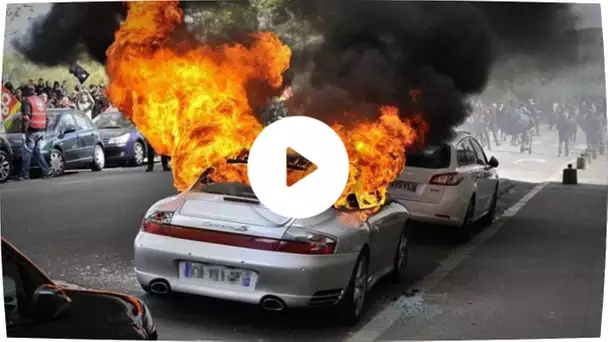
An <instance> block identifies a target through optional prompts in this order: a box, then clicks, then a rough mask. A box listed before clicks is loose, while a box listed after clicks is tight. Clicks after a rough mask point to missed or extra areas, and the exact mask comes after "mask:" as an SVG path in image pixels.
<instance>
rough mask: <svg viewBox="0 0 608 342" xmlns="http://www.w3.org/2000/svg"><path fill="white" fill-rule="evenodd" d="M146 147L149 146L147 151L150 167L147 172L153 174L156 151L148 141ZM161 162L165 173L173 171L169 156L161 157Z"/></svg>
mask: <svg viewBox="0 0 608 342" xmlns="http://www.w3.org/2000/svg"><path fill="white" fill-rule="evenodd" d="M146 145H148V150H147V157H148V167H147V168H146V172H152V171H154V157H155V155H156V151H154V148H153V147H152V145H151V144H150V143H149V142H147V141H146ZM160 161H161V164H162V166H163V171H171V168H170V167H169V157H168V156H161V157H160Z"/></svg>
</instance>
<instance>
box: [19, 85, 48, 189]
mask: <svg viewBox="0 0 608 342" xmlns="http://www.w3.org/2000/svg"><path fill="white" fill-rule="evenodd" d="M23 95H24V99H23V102H22V103H21V113H22V115H23V127H22V131H23V133H25V141H24V143H23V147H22V153H21V156H22V159H21V163H22V164H21V177H20V178H19V179H29V178H30V167H31V162H32V157H34V158H35V160H36V162H37V163H38V166H39V167H40V170H41V171H42V174H43V176H44V178H48V177H52V176H53V169H51V168H50V167H49V165H48V164H47V162H46V160H45V159H44V156H43V155H42V154H41V153H40V142H41V140H42V138H43V137H44V136H43V134H44V132H45V131H46V123H47V113H46V103H44V100H43V99H42V98H41V97H39V96H36V89H35V88H34V86H33V85H28V86H27V87H26V88H25V92H24V94H23Z"/></svg>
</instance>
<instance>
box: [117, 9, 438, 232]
mask: <svg viewBox="0 0 608 342" xmlns="http://www.w3.org/2000/svg"><path fill="white" fill-rule="evenodd" d="M126 6H127V7H128V14H127V17H126V20H125V21H124V22H123V23H122V24H121V26H120V28H119V30H118V32H117V33H116V37H115V40H114V43H113V44H112V45H111V46H110V48H109V49H108V51H107V60H108V61H107V64H106V72H107V74H108V76H109V79H110V84H109V86H108V95H109V97H110V99H111V102H112V103H113V104H114V105H115V106H116V107H117V108H119V109H120V110H121V111H122V112H123V113H124V114H125V116H126V117H127V118H129V119H131V120H132V121H133V122H134V123H135V125H136V126H137V128H138V129H139V130H140V131H141V132H142V133H143V135H144V136H145V137H146V139H147V140H148V141H149V143H150V144H151V145H152V147H154V149H155V150H156V151H157V152H158V153H159V154H163V155H168V156H170V157H171V158H172V166H173V177H174V185H175V187H176V188H177V189H178V190H179V191H183V190H184V189H186V188H187V187H189V186H190V185H191V184H192V183H194V182H195V181H196V180H197V179H198V178H199V177H201V175H203V174H204V175H205V176H207V177H208V179H210V180H212V181H214V182H222V181H231V182H243V183H246V184H249V180H248V177H247V169H246V164H244V163H241V164H234V163H230V162H229V160H230V159H231V158H237V159H238V158H239V156H241V157H242V156H243V154H246V153H247V151H248V150H249V148H250V147H251V145H252V144H253V142H254V140H255V138H256V137H257V136H258V134H259V133H260V132H261V131H262V129H263V126H262V124H261V123H260V122H259V121H258V120H257V118H256V116H255V114H254V112H253V109H252V107H251V105H250V103H249V100H248V96H247V95H248V94H247V90H246V86H247V85H248V84H249V83H250V82H252V81H257V82H260V81H261V82H263V83H265V84H267V85H268V86H270V87H271V88H274V89H277V90H278V89H279V87H281V85H282V76H281V75H282V73H283V72H284V71H285V70H287V68H288V66H289V60H290V57H291V50H290V49H289V48H288V47H287V46H286V45H284V44H283V43H282V42H281V41H280V39H279V38H278V37H277V36H276V35H275V34H274V33H271V32H255V33H252V34H251V40H252V41H251V44H249V45H248V46H247V47H246V46H244V45H240V44H230V45H222V46H211V45H205V44H203V43H200V42H196V41H195V40H193V39H187V40H186V39H181V40H178V39H177V38H175V35H174V34H173V33H174V31H175V30H176V29H177V28H178V25H180V24H181V23H182V22H183V17H184V15H183V12H182V10H181V9H180V8H179V7H178V1H162V2H129V3H126ZM284 94H287V93H284ZM287 95H289V94H287ZM287 95H285V96H287ZM419 95H420V93H419V92H414V93H411V94H410V96H412V98H413V99H416V98H417V97H418V96H419ZM347 114H348V116H349V117H357V115H356V113H347ZM378 118H379V119H378V120H373V121H372V120H369V119H367V120H359V121H356V122H354V123H352V124H349V125H348V127H347V126H346V125H343V124H341V123H339V122H337V123H334V124H332V125H331V126H332V128H333V129H334V130H335V131H336V132H337V134H338V135H339V136H340V138H341V139H342V141H343V142H344V144H345V146H346V149H347V152H348V156H349V161H350V166H349V167H350V174H349V179H348V183H347V185H346V187H345V189H344V192H343V194H342V196H341V197H340V199H339V200H338V201H337V202H336V203H335V207H336V208H341V209H347V210H349V211H350V210H355V211H354V212H352V211H350V212H349V213H348V214H344V215H346V216H344V217H347V218H348V219H347V220H346V221H347V222H348V225H354V226H359V225H360V223H359V224H358V223H357V222H363V221H365V220H366V219H367V217H368V216H369V215H371V214H373V213H375V212H376V211H377V210H379V208H380V207H381V205H382V204H383V203H384V202H385V201H386V192H387V187H388V186H389V184H390V183H391V182H392V181H393V180H394V179H395V178H396V177H397V176H398V175H399V173H400V172H401V171H402V170H403V167H404V164H405V151H406V149H407V148H408V147H410V146H412V145H413V144H414V143H416V142H420V141H421V140H422V138H423V137H424V134H425V133H426V125H425V124H424V122H423V121H422V120H421V119H420V118H419V117H416V116H414V118H413V119H402V118H401V117H400V115H399V112H398V109H397V108H396V107H392V106H382V107H380V109H379V115H378ZM314 170H315V168H314V167H304V168H302V169H301V170H299V171H298V170H290V171H289V172H288V179H287V184H289V185H291V184H294V183H296V182H297V181H298V180H300V179H302V178H303V177H305V176H306V175H307V174H310V173H311V172H313V171H314Z"/></svg>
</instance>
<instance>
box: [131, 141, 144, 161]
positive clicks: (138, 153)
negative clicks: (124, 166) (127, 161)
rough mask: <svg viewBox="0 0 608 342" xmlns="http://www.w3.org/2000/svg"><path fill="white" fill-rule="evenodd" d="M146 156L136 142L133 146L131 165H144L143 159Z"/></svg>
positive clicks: (141, 146) (140, 145)
mask: <svg viewBox="0 0 608 342" xmlns="http://www.w3.org/2000/svg"><path fill="white" fill-rule="evenodd" d="M145 156H146V153H145V148H144V145H143V144H142V143H141V142H139V141H137V142H135V145H133V160H132V161H131V164H132V165H133V166H141V165H142V164H143V163H144V158H145Z"/></svg>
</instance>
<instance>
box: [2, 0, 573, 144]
mask: <svg viewBox="0 0 608 342" xmlns="http://www.w3.org/2000/svg"><path fill="white" fill-rule="evenodd" d="M208 3H209V2H202V3H200V2H197V3H193V2H182V3H181V6H182V7H184V6H208V5H207V4H208ZM201 4H202V5H201ZM285 4H286V5H285V8H284V9H283V10H284V11H285V12H287V11H289V12H291V13H295V14H296V15H297V16H299V17H301V18H305V19H307V20H308V21H309V22H311V23H312V24H313V25H315V26H316V27H317V28H318V29H319V30H321V31H322V33H323V43H322V45H321V47H320V49H319V50H318V51H315V52H314V53H313V54H306V56H307V58H308V56H311V57H310V58H312V62H313V63H314V68H313V69H312V75H311V87H308V88H305V89H303V90H302V91H300V92H299V94H297V95H296V96H295V97H294V98H293V100H292V101H291V103H290V104H289V106H290V109H293V110H294V111H295V112H296V113H298V114H305V115H310V116H313V117H318V118H321V119H324V120H325V121H329V120H331V119H332V116H335V115H336V114H338V115H341V114H343V113H352V112H357V113H360V115H371V116H373V115H376V113H377V105H378V104H390V105H395V106H398V107H399V108H400V110H401V111H400V112H401V113H402V114H403V115H404V116H408V115H411V114H413V113H416V112H421V113H423V114H424V118H425V119H426V121H427V122H428V124H429V126H430V129H431V131H430V133H429V136H428V137H427V138H428V141H429V142H437V141H441V140H445V139H447V138H449V137H450V135H451V131H452V127H454V126H457V125H458V124H460V123H462V122H463V121H464V120H465V119H466V117H467V115H468V114H469V108H468V106H467V104H466V99H467V97H468V96H469V95H471V94H476V93H480V92H481V91H483V89H484V87H485V85H486V83H487V81H488V77H489V74H490V71H491V70H492V67H493V66H494V65H495V63H496V61H497V60H500V59H506V58H509V57H511V56H517V55H525V56H530V57H533V58H536V59H538V60H540V61H543V62H542V64H539V65H542V66H551V67H556V66H560V65H562V64H563V63H567V61H568V60H569V58H570V57H571V52H572V51H575V50H576V49H575V48H574V47H573V46H572V45H567V46H566V45H564V44H562V43H561V40H560V36H561V33H562V31H560V30H562V29H564V28H568V27H571V26H572V25H573V24H574V21H575V19H576V18H575V17H574V16H573V15H572V14H571V13H570V12H569V7H568V5H567V4H554V3H528V2H522V3H512V2H508V3H507V2H505V3H496V2H492V3H480V2H472V3H465V2H443V1H432V2H430V1H429V2H407V1H363V0H285ZM124 16H125V7H124V6H123V5H122V4H120V3H115V2H111V3H110V2H100V3H61V4H54V5H53V7H52V9H51V12H50V13H49V14H48V15H47V16H45V17H44V18H42V19H41V20H39V21H37V22H36V23H35V24H34V25H32V27H31V30H30V32H29V34H28V35H27V37H26V38H25V39H23V40H19V41H15V42H13V45H14V46H16V47H17V49H18V50H19V51H20V52H22V53H23V54H24V55H25V56H26V57H27V58H28V59H30V60H31V61H33V62H35V63H38V64H45V65H61V64H66V65H67V64H71V63H72V62H74V61H75V59H76V58H77V56H78V55H79V54H81V53H83V52H84V53H88V54H89V55H90V56H91V57H92V58H94V59H95V60H97V61H99V62H100V63H103V62H105V58H106V56H105V51H106V49H107V48H108V47H109V46H110V45H111V43H112V41H113V39H114V34H115V32H116V30H117V29H118V27H119V23H120V20H121V19H123V18H124ZM279 17H280V16H279ZM284 17H285V18H290V16H288V15H285V16H284ZM298 57H299V56H294V59H293V60H294V61H298V63H294V65H296V64H297V65H306V63H303V62H301V58H298ZM296 72H297V70H296ZM413 89H420V90H421V91H422V97H421V100H420V101H418V102H417V103H412V100H411V97H410V95H409V94H410V91H411V90H413ZM341 120H344V117H342V118H341Z"/></svg>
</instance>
